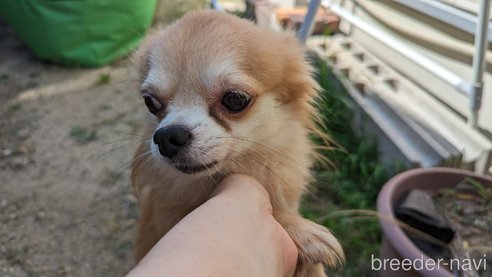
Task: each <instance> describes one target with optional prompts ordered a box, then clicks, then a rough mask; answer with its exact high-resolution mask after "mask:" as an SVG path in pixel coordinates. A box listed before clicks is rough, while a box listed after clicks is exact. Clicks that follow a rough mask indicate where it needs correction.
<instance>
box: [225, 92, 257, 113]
mask: <svg viewBox="0 0 492 277" xmlns="http://www.w3.org/2000/svg"><path fill="white" fill-rule="evenodd" d="M250 101H251V96H249V95H248V94H246V93H243V92H239V91H236V90H231V91H227V92H226V93H225V94H224V96H223V97H222V101H221V103H222V106H224V107H225V108H226V109H227V110H228V111H229V112H231V113H239V112H241V111H243V110H244V109H246V108H247V107H248V105H249V102H250Z"/></svg>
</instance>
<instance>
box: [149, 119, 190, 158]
mask: <svg viewBox="0 0 492 277" xmlns="http://www.w3.org/2000/svg"><path fill="white" fill-rule="evenodd" d="M191 138H192V135H191V132H190V131H189V130H188V129H187V128H186V127H184V126H181V125H172V126H169V127H164V128H160V129H159V130H157V131H156V132H155V133H154V143H155V144H157V145H158V146H159V152H160V153H161V154H162V155H163V156H164V157H168V158H170V159H172V158H173V157H174V156H176V155H177V154H178V153H179V151H181V150H182V149H183V148H185V147H186V146H187V145H188V144H189V143H190V141H191Z"/></svg>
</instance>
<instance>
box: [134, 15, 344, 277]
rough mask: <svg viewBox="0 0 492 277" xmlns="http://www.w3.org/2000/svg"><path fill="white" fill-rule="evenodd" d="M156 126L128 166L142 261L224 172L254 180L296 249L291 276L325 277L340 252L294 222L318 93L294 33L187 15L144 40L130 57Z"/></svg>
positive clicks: (322, 233)
mask: <svg viewBox="0 0 492 277" xmlns="http://www.w3.org/2000/svg"><path fill="white" fill-rule="evenodd" d="M136 62H137V65H138V70H139V77H140V80H141V83H140V91H141V96H142V97H143V99H144V101H145V104H146V105H147V107H148V109H149V111H150V112H151V113H152V114H154V116H153V117H154V118H155V120H153V122H152V123H151V124H150V126H149V128H148V130H147V133H146V134H145V137H146V138H147V139H145V140H144V141H143V142H142V144H141V145H140V147H139V149H138V151H137V153H136V155H135V157H134V162H133V172H132V182H133V188H134V190H135V192H136V194H137V197H138V199H139V203H140V209H141V216H140V221H139V230H138V236H137V242H136V259H137V260H140V259H141V258H142V257H143V256H144V255H145V254H146V253H147V252H148V251H149V250H150V249H151V248H152V247H153V246H154V244H155V243H156V242H157V241H158V240H159V239H160V238H161V237H162V236H163V235H164V234H166V232H167V231H169V229H171V228H172V227H173V226H174V225H175V224H176V223H178V222H179V221H180V220H181V219H182V218H183V217H184V216H186V215H187V214H188V213H189V212H191V211H192V210H193V209H195V208H196V207H197V206H199V205H201V204H202V203H204V202H205V201H206V200H207V199H208V198H209V197H210V194H211V192H212V191H213V190H214V188H215V187H216V185H217V183H218V182H220V180H221V179H222V178H223V177H224V176H227V175H228V174H231V173H242V174H248V175H252V176H254V177H255V178H256V179H257V180H258V181H259V182H260V183H261V184H263V185H264V186H265V188H266V189H267V191H268V192H269V194H270V196H271V201H272V205H273V209H274V216H275V218H276V219H277V220H278V221H279V222H280V224H282V226H283V227H284V228H285V229H286V230H287V232H288V233H289V235H290V236H291V237H292V239H293V240H294V242H295V243H296V245H297V247H298V249H299V259H298V264H297V269H296V276H324V275H325V274H324V272H323V267H322V265H321V263H323V264H326V265H329V266H335V265H337V264H339V263H341V262H342V261H343V259H344V258H343V251H342V248H341V247H340V244H339V243H338V242H337V240H336V239H335V237H333V235H332V234H331V233H330V232H329V231H328V230H327V229H326V228H325V227H322V226H320V225H318V224H315V223H313V222H311V221H308V220H306V219H304V218H302V217H301V216H300V215H299V213H298V207H299V201H300V198H301V195H302V194H303V193H304V192H305V190H306V187H307V185H308V184H309V183H310V181H311V179H312V178H311V174H310V170H309V169H310V167H311V165H312V163H313V160H314V156H315V153H314V150H313V149H314V147H313V145H312V143H311V141H310V139H309V137H308V136H309V133H310V132H312V131H313V130H314V129H315V127H314V125H315V124H314V123H313V117H315V109H314V108H313V106H312V102H313V100H314V99H315V97H316V92H317V84H316V82H315V81H314V80H313V78H312V76H311V74H312V69H311V67H310V66H309V64H308V63H307V62H306V60H305V57H304V52H303V49H302V47H301V46H300V45H299V43H298V42H297V40H296V38H295V37H294V36H293V35H292V34H287V33H274V32H272V31H269V30H266V29H262V28H260V27H258V26H256V25H254V24H253V23H251V22H249V21H246V20H242V19H239V18H237V17H235V16H232V15H227V14H223V13H218V12H213V11H202V12H193V13H189V14H187V15H185V16H184V17H183V18H181V19H180V20H178V21H177V22H176V23H174V24H173V25H171V26H169V27H167V28H165V29H160V30H156V31H154V32H153V33H151V34H150V35H149V36H148V38H147V39H146V41H145V42H144V43H143V45H142V46H141V48H140V49H139V51H137V53H136Z"/></svg>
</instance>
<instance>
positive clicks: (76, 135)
mask: <svg viewBox="0 0 492 277" xmlns="http://www.w3.org/2000/svg"><path fill="white" fill-rule="evenodd" d="M70 137H72V138H73V139H75V140H76V141H77V142H78V143H81V144H85V143H89V142H91V141H93V140H94V139H96V131H94V130H89V129H87V128H84V127H80V126H76V127H73V128H72V130H70Z"/></svg>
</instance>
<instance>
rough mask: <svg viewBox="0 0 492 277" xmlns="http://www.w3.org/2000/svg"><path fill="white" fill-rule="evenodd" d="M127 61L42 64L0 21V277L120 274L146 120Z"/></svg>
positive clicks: (127, 251) (127, 253) (127, 257)
mask: <svg viewBox="0 0 492 277" xmlns="http://www.w3.org/2000/svg"><path fill="white" fill-rule="evenodd" d="M130 69H131V62H129V61H128V60H122V61H120V62H117V63H115V64H114V65H111V66H108V67H104V68H99V69H73V68H66V67H61V66H57V65H52V64H47V63H44V62H42V61H40V60H38V59H37V58H36V57H34V56H33V54H31V52H30V51H29V49H27V48H26V46H25V45H24V44H23V43H22V42H20V41H19V40H18V39H17V38H16V37H15V36H14V35H13V33H12V31H11V30H10V29H9V28H8V27H6V25H5V24H4V23H1V22H0V180H1V181H0V276H122V275H124V274H125V273H126V272H127V271H128V270H129V269H130V268H131V267H132V266H133V260H132V243H133V236H134V226H135V224H134V223H135V218H136V216H137V209H136V203H135V199H134V197H133V196H132V195H131V189H130V184H129V162H130V160H131V156H132V154H133V151H134V150H135V148H136V146H137V143H138V141H139V140H140V138H139V137H138V132H139V125H140V122H141V121H142V118H144V117H145V116H146V114H147V112H146V110H145V106H144V105H143V102H142V101H141V100H140V98H139V97H138V94H137V92H136V84H135V78H133V77H132V74H131V70H130Z"/></svg>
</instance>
